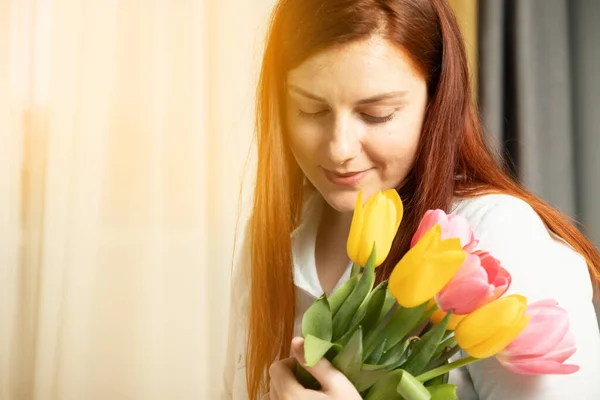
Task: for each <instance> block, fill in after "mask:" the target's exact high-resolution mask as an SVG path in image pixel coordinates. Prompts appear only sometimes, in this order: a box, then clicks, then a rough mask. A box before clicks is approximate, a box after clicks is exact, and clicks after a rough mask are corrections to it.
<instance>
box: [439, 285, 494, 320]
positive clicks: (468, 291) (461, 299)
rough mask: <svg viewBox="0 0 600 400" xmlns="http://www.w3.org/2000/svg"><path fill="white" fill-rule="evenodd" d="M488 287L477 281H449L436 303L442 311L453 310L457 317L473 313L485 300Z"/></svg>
mask: <svg viewBox="0 0 600 400" xmlns="http://www.w3.org/2000/svg"><path fill="white" fill-rule="evenodd" d="M488 293H489V285H488V283H487V282H485V281H482V280H479V279H466V278H465V279H461V280H459V281H456V282H455V281H450V283H448V285H447V286H446V287H445V288H444V289H443V290H442V291H441V292H440V293H439V294H438V295H437V296H436V301H437V303H438V305H439V307H440V309H441V310H443V311H446V312H447V311H450V310H454V313H455V314H457V315H465V314H469V313H471V312H473V311H475V310H476V309H477V308H479V306H480V305H481V304H482V303H483V302H484V301H485V300H486V299H487V296H488Z"/></svg>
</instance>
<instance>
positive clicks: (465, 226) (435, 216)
mask: <svg viewBox="0 0 600 400" xmlns="http://www.w3.org/2000/svg"><path fill="white" fill-rule="evenodd" d="M435 224H439V225H440V226H441V227H442V240H444V239H449V238H454V237H457V238H460V244H461V245H462V247H463V249H464V250H465V251H468V252H471V251H473V250H474V249H475V246H477V242H478V241H477V240H475V237H474V235H473V231H472V230H471V227H470V226H469V222H468V221H467V220H466V219H465V218H464V217H461V216H460V215H447V214H446V213H445V212H444V211H442V210H428V211H427V212H426V213H425V215H424V216H423V219H422V220H421V222H420V223H419V227H418V228H417V232H416V233H415V234H414V236H413V238H412V241H411V243H410V247H413V246H414V245H415V244H416V243H417V242H418V241H419V239H421V237H422V236H423V235H424V234H425V233H426V232H427V231H428V230H429V229H431V228H432V227H433V226H434V225H435Z"/></svg>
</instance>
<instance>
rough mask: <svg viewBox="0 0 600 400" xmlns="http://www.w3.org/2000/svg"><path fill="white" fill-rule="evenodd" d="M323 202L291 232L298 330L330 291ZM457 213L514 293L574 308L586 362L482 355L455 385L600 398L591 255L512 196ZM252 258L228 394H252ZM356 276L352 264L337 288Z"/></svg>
mask: <svg viewBox="0 0 600 400" xmlns="http://www.w3.org/2000/svg"><path fill="white" fill-rule="evenodd" d="M323 203H324V200H323V198H322V197H321V196H320V194H318V192H313V194H311V195H310V196H308V197H307V200H306V201H305V204H304V212H303V218H302V222H301V224H300V226H299V227H298V228H297V229H296V230H295V231H294V232H293V233H292V246H293V260H294V283H295V286H296V319H295V335H297V336H299V335H300V331H301V321H302V315H303V313H304V311H305V310H306V309H307V308H308V306H310V304H312V302H313V301H314V300H315V299H317V298H318V297H319V296H321V295H322V294H323V289H322V288H321V285H320V283H319V279H318V276H317V270H316V266H315V258H314V254H315V241H316V233H317V228H318V224H319V220H320V212H321V208H322V205H323ZM451 213H452V214H458V215H461V216H463V217H465V218H466V219H467V220H468V221H469V223H470V225H471V227H472V229H473V231H474V233H475V237H476V238H477V239H478V240H479V244H478V248H479V249H482V250H486V251H489V252H490V253H491V254H492V255H493V256H494V257H496V258H497V259H499V260H500V261H501V263H502V265H503V266H504V268H506V269H507V270H508V271H509V272H510V274H511V275H512V284H511V287H510V288H509V291H508V293H519V294H523V295H525V296H526V297H527V298H528V300H529V302H533V301H537V300H541V299H545V298H554V299H556V300H557V301H558V303H559V305H560V306H561V307H563V308H565V309H566V310H567V311H568V313H569V316H570V323H571V331H572V332H573V333H574V334H575V337H576V340H577V352H576V353H575V354H574V355H573V356H572V357H571V358H570V359H569V360H568V361H567V362H568V363H569V364H577V365H579V366H580V367H581V369H580V370H579V371H578V372H577V373H575V374H572V375H541V376H532V375H517V374H514V373H511V372H510V371H508V370H506V369H505V368H504V367H502V365H500V363H499V362H498V361H496V359H495V358H490V359H485V360H481V361H478V362H476V363H474V364H470V365H467V366H466V367H463V368H460V369H458V370H454V371H452V372H451V373H450V383H455V384H457V385H458V398H459V399H460V400H476V399H481V400H508V399H510V400H519V399H527V400H552V399H557V400H564V399H568V398H572V399H600V334H599V331H598V321H597V319H596V318H597V317H596V313H595V310H594V306H593V303H592V284H591V280H590V275H589V272H588V269H587V265H586V262H585V259H584V258H583V257H582V256H581V255H579V254H578V253H577V252H575V251H574V250H573V249H572V248H571V247H570V246H569V245H567V244H566V243H565V242H564V241H563V240H561V239H560V238H557V237H556V236H555V235H553V234H551V233H550V232H549V231H548V230H547V229H546V227H545V225H544V224H543V222H542V220H541V219H540V218H539V216H538V215H537V213H536V212H535V211H534V210H533V209H532V208H531V207H530V206H529V204H527V203H526V202H524V201H522V200H520V199H517V198H515V197H513V196H509V195H503V194H487V195H481V196H478V197H475V198H469V199H456V201H455V202H454V204H453V207H452V211H451ZM248 259H249V258H248V249H247V248H246V249H243V250H242V252H241V254H240V257H239V261H237V262H236V266H235V267H234V275H233V277H232V287H231V294H232V296H231V310H230V318H229V338H228V349H227V359H226V363H225V364H226V365H225V371H224V388H223V392H222V396H221V398H222V399H227V400H229V399H233V400H242V399H247V398H248V394H247V391H246V368H245V346H246V325H247V315H248V312H247V307H248V300H249V278H248V267H249V266H248V265H247V263H248ZM349 276H350V265H349V266H348V268H347V269H346V271H345V272H344V274H343V275H342V277H341V278H340V280H339V282H338V283H337V285H336V289H337V288H338V287H339V286H340V285H342V284H343V283H344V282H345V281H346V280H347V279H348V278H349ZM334 290H335V289H334ZM459 356H460V355H457V357H459ZM463 356H464V354H463Z"/></svg>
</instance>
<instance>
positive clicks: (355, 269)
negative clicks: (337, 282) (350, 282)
mask: <svg viewBox="0 0 600 400" xmlns="http://www.w3.org/2000/svg"><path fill="white" fill-rule="evenodd" d="M361 269H362V267H361V266H360V265H358V264H357V263H352V269H351V270H350V278H354V277H355V276H356V275H358V274H359V273H360V270H361Z"/></svg>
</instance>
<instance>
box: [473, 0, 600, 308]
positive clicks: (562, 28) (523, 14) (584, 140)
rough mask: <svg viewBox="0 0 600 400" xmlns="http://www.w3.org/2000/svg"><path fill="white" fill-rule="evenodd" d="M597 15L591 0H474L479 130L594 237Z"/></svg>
mask: <svg viewBox="0 0 600 400" xmlns="http://www.w3.org/2000/svg"><path fill="white" fill-rule="evenodd" d="M598 18H600V2H597V1H593V0H529V1H517V0H479V45H478V47H479V50H478V58H479V79H480V80H479V101H480V105H481V110H482V118H483V120H484V123H485V125H486V128H487V135H488V137H487V138H488V140H489V142H490V144H491V145H492V146H493V147H494V148H495V149H496V150H497V151H498V152H499V155H500V156H499V158H502V157H504V158H505V159H507V160H508V161H509V167H510V169H511V171H512V173H513V174H514V175H515V176H516V177H517V178H518V179H519V180H520V181H521V182H522V183H523V184H524V185H525V186H526V187H527V188H529V189H530V190H532V191H533V192H535V193H536V194H538V195H539V196H541V197H542V198H544V199H545V200H546V201H548V202H549V203H550V204H552V205H553V206H555V207H556V208H558V209H559V210H561V211H562V212H564V213H565V214H566V215H568V216H570V217H572V218H575V219H576V220H578V221H580V222H581V223H582V226H581V229H582V231H583V232H584V233H585V234H586V235H587V236H588V237H589V238H590V239H591V240H592V241H593V242H594V243H595V244H596V246H597V247H598V246H600V207H598V201H597V199H598V198H599V197H600V178H599V177H598V172H599V171H600V158H599V157H598V153H599V152H600V113H598V105H599V104H600V77H599V75H598V71H600V46H598V38H600V26H599V25H598V23H597V21H598ZM599 310H600V309H599ZM599 315H600V314H599Z"/></svg>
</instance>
